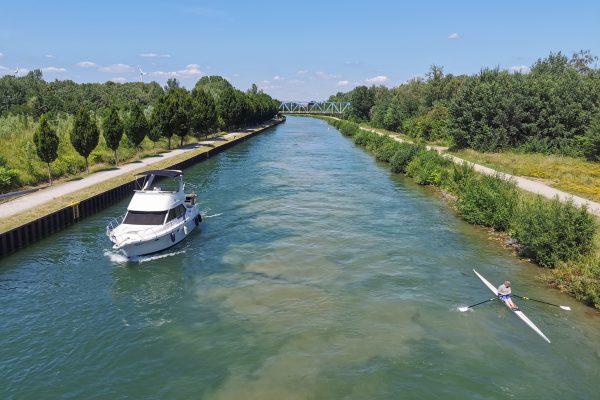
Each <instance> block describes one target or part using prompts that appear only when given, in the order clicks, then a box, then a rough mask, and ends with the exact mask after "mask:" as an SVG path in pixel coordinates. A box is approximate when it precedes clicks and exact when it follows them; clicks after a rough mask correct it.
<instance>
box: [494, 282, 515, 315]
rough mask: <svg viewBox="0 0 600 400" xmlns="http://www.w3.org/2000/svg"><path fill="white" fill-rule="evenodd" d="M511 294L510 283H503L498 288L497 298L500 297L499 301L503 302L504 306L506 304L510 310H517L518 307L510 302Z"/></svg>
mask: <svg viewBox="0 0 600 400" xmlns="http://www.w3.org/2000/svg"><path fill="white" fill-rule="evenodd" d="M511 293H512V290H511V288H510V281H504V283H503V284H502V285H500V286H498V297H500V300H503V301H505V302H506V304H508V306H509V307H510V308H511V310H518V309H519V307H517V306H516V305H515V303H513V301H512V298H511V296H510V295H511Z"/></svg>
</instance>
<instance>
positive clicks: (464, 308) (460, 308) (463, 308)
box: [458, 297, 498, 312]
mask: <svg viewBox="0 0 600 400" xmlns="http://www.w3.org/2000/svg"><path fill="white" fill-rule="evenodd" d="M497 299H498V298H497V297H494V298H493V299H488V300H485V301H481V302H479V303H477V304H473V305H470V306H466V307H458V311H460V312H465V311H467V310H468V309H469V308H473V307H475V306H478V305H480V304H483V303H487V302H490V301H494V300H497Z"/></svg>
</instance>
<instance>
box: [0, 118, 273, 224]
mask: <svg viewBox="0 0 600 400" xmlns="http://www.w3.org/2000/svg"><path fill="white" fill-rule="evenodd" d="M267 125H268V124H263V125H259V126H257V127H255V128H252V129H246V130H244V131H240V132H231V133H228V134H225V135H222V136H219V137H218V138H216V139H214V140H205V141H203V142H199V143H195V144H193V145H189V146H185V147H184V148H181V149H175V150H171V151H170V152H168V153H163V154H161V155H160V156H154V157H148V158H144V159H142V160H140V161H139V162H134V163H130V164H124V165H121V166H119V167H118V169H113V170H108V171H100V172H96V173H93V174H91V175H88V176H86V177H84V178H82V179H79V180H75V181H70V182H65V183H61V184H58V185H54V186H49V187H45V188H42V189H39V190H37V191H35V192H33V193H29V194H26V195H24V196H20V197H18V198H15V199H13V200H10V201H7V202H5V203H2V204H0V218H7V217H10V216H13V215H16V214H19V213H21V212H23V211H26V210H28V209H30V208H33V207H36V206H40V205H42V204H45V203H48V202H50V201H52V200H54V199H56V198H58V197H61V196H64V195H67V194H71V193H73V192H76V191H78V190H81V189H84V188H87V187H90V186H93V185H97V184H99V183H101V182H104V181H107V180H110V179H113V178H115V177H118V176H120V175H123V174H126V173H130V172H133V171H136V170H141V169H147V167H148V166H150V165H152V164H155V163H157V162H159V161H163V160H167V159H169V158H173V157H176V156H178V155H181V154H184V153H189V152H191V151H194V150H197V149H198V148H199V147H202V146H208V147H215V144H216V147H218V143H219V142H224V140H223V139H225V140H226V141H230V140H232V139H235V138H236V136H237V137H238V139H239V138H240V137H241V135H243V136H246V135H248V134H250V133H252V132H254V131H256V130H260V129H264V128H265V127H266V126H267Z"/></svg>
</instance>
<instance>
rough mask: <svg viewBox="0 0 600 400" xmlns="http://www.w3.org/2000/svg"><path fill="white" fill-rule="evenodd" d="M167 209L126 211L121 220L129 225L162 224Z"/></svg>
mask: <svg viewBox="0 0 600 400" xmlns="http://www.w3.org/2000/svg"><path fill="white" fill-rule="evenodd" d="M166 215H167V211H131V210H130V211H127V215H126V216H125V219H124V220H123V223H124V224H129V225H162V224H163V222H165V216H166Z"/></svg>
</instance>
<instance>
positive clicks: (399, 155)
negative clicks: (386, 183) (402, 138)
mask: <svg viewBox="0 0 600 400" xmlns="http://www.w3.org/2000/svg"><path fill="white" fill-rule="evenodd" d="M398 145H399V146H398V150H397V151H396V154H394V155H393V156H392V158H391V159H390V166H391V167H392V171H394V172H406V166H407V165H408V163H410V162H411V161H412V159H413V158H415V156H416V155H417V153H419V152H421V151H424V149H425V148H424V147H423V146H418V145H415V144H412V143H398Z"/></svg>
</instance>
